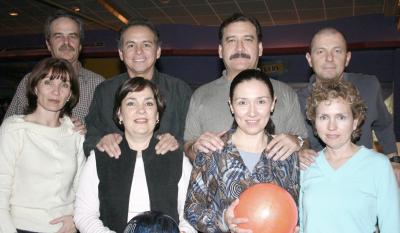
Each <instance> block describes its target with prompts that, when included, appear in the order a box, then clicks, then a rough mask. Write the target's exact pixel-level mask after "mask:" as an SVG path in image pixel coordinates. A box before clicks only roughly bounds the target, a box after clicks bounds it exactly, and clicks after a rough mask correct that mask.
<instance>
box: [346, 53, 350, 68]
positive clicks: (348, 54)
mask: <svg viewBox="0 0 400 233" xmlns="http://www.w3.org/2000/svg"><path fill="white" fill-rule="evenodd" d="M350 59H351V52H350V51H349V52H347V53H346V63H345V67H347V66H348V65H349V63H350Z"/></svg>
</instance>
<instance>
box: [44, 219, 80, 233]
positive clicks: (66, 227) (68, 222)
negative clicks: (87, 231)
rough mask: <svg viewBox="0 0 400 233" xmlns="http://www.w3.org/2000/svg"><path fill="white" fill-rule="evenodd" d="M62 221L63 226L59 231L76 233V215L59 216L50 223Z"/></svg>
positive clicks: (61, 232) (58, 232)
mask: <svg viewBox="0 0 400 233" xmlns="http://www.w3.org/2000/svg"><path fill="white" fill-rule="evenodd" d="M58 223H62V224H63V225H62V227H61V228H60V230H58V231H57V233H76V232H77V230H76V227H75V223H74V217H73V216H72V215H65V216H62V217H59V218H55V219H53V220H51V221H50V224H52V225H54V224H58Z"/></svg>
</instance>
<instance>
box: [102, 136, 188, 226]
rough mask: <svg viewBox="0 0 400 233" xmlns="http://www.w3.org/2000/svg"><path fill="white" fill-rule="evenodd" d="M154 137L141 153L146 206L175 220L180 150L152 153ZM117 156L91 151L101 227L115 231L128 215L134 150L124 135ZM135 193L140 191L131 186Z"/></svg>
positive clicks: (180, 162)
mask: <svg viewBox="0 0 400 233" xmlns="http://www.w3.org/2000/svg"><path fill="white" fill-rule="evenodd" d="M157 142H158V140H156V139H155V138H154V137H153V138H152V139H151V141H150V143H149V146H148V148H147V149H146V150H144V151H143V152H142V156H143V162H144V169H145V173H146V181H147V186H148V192H149V200H150V209H151V210H157V211H161V212H163V213H165V214H168V215H170V216H171V217H172V218H173V219H175V221H176V222H179V215H178V210H177V208H178V204H177V200H178V182H179V180H180V178H181V175H182V159H183V153H182V150H179V149H178V150H176V151H173V152H168V153H167V154H165V155H156V153H155V145H156V144H157ZM120 148H121V156H120V157H119V159H114V158H110V157H109V156H108V155H107V153H105V152H100V151H99V150H97V149H96V150H95V153H96V166H97V176H98V178H99V186H98V190H99V201H100V219H101V220H102V222H103V224H104V226H106V227H108V228H110V229H111V230H113V231H116V232H123V230H124V228H125V226H126V223H127V218H128V208H129V195H130V191H131V186H132V178H133V174H134V168H135V161H136V153H137V152H136V151H134V150H131V149H130V148H129V145H128V142H127V141H126V139H125V138H124V139H123V140H122V142H121V143H120ZM133 190H134V191H135V192H140V190H137V189H135V188H133Z"/></svg>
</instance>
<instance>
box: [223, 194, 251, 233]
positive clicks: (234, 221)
mask: <svg viewBox="0 0 400 233" xmlns="http://www.w3.org/2000/svg"><path fill="white" fill-rule="evenodd" d="M237 205H239V199H236V200H235V201H234V202H232V204H231V205H230V206H229V207H228V209H226V210H225V214H224V221H225V223H226V224H227V225H228V227H229V230H230V231H231V232H235V233H252V232H253V231H252V230H249V229H243V228H240V227H238V224H241V223H246V222H248V221H249V220H248V219H247V218H235V213H234V210H235V208H236V206H237Z"/></svg>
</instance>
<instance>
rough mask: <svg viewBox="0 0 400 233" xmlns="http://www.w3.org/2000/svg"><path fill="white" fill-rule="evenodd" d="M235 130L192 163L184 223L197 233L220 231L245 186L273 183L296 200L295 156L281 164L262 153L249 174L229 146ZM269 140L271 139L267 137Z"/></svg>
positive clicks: (296, 163)
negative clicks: (226, 213) (220, 146)
mask: <svg viewBox="0 0 400 233" xmlns="http://www.w3.org/2000/svg"><path fill="white" fill-rule="evenodd" d="M235 131H236V129H233V128H232V129H231V130H229V131H228V132H227V133H226V134H224V135H223V136H222V140H223V141H224V142H225V147H224V148H223V149H222V151H221V150H219V151H216V152H212V153H209V154H205V153H199V154H198V155H197V156H196V159H195V161H194V163H193V170H192V174H191V178H190V184H189V189H188V192H187V198H186V203H185V215H186V218H187V220H188V221H189V222H190V224H192V225H193V226H194V227H195V228H196V229H197V230H199V231H201V232H209V233H213V232H224V231H226V230H227V227H226V226H225V224H224V222H223V213H224V210H225V209H226V208H228V207H229V205H230V204H231V203H232V202H233V201H234V200H235V199H236V198H238V197H239V195H240V194H241V193H242V192H243V191H244V190H246V189H247V188H248V187H249V186H252V185H254V184H257V183H274V184H277V185H279V186H281V187H283V188H284V189H286V190H287V191H288V192H289V193H290V194H291V195H292V197H293V199H294V200H296V201H297V200H298V195H299V166H298V156H297V154H296V153H294V154H292V155H290V156H289V157H288V158H287V159H286V160H284V161H273V160H271V159H268V158H267V156H266V154H267V152H266V151H263V153H262V155H261V156H260V160H259V161H258V162H257V164H256V166H255V167H254V169H253V171H249V170H248V169H247V167H246V165H245V164H244V162H243V160H242V158H241V157H240V154H239V151H238V150H237V148H236V147H235V145H234V144H233V143H232V140H231V137H232V134H233V133H234V132H235ZM268 137H269V140H268V141H270V140H271V139H272V137H271V136H270V135H268Z"/></svg>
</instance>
